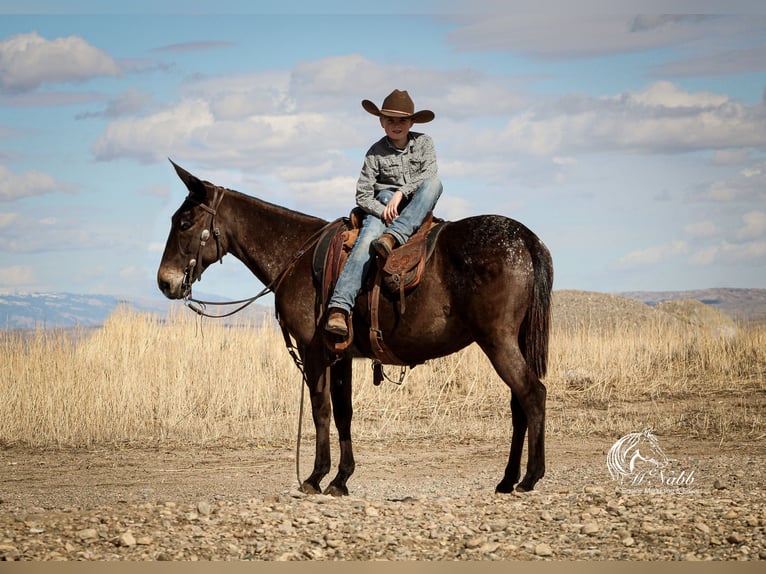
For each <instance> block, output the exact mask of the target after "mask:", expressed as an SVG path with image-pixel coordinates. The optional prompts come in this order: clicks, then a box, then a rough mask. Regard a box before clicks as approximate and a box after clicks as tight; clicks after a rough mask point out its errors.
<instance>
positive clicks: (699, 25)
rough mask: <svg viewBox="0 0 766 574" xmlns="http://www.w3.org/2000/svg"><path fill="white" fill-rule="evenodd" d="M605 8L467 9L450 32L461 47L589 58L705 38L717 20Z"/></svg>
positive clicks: (455, 44)
mask: <svg viewBox="0 0 766 574" xmlns="http://www.w3.org/2000/svg"><path fill="white" fill-rule="evenodd" d="M650 18H651V17H647V16H636V17H631V16H627V15H625V14H620V13H619V11H618V12H616V13H615V12H612V13H607V14H605V15H604V14H597V13H593V14H586V13H579V14H578V13H574V12H573V11H571V10H557V11H556V12H542V11H538V12H533V13H529V12H527V13H512V14H509V13H505V14H491V15H468V16H460V17H456V18H454V20H455V21H456V22H457V23H458V24H459V26H458V27H457V28H455V29H454V30H453V31H452V32H451V33H450V34H449V36H448V38H449V41H450V43H451V44H453V45H454V46H455V47H456V48H457V49H459V50H466V51H510V52H522V53H524V54H528V55H532V56H537V57H542V58H552V57H556V58H566V59H575V58H591V57H598V56H602V55H614V54H616V53H625V52H635V51H640V50H647V49H655V48H659V47H662V46H667V45H669V44H671V43H673V44H678V43H685V42H689V41H692V40H697V39H700V38H704V37H705V35H706V34H710V33H711V30H714V29H715V28H714V26H713V24H714V22H710V21H707V20H706V19H705V18H704V17H702V18H698V17H694V16H691V17H688V16H684V15H676V16H673V15H668V16H667V17H665V18H664V20H662V21H660V20H657V19H655V20H650Z"/></svg>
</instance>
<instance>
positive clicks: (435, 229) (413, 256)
mask: <svg viewBox="0 0 766 574" xmlns="http://www.w3.org/2000/svg"><path fill="white" fill-rule="evenodd" d="M363 220H364V212H363V211H362V210H361V209H359V208H358V207H357V208H354V210H353V211H352V212H351V214H350V215H349V217H348V218H346V219H343V220H340V221H339V223H338V225H337V226H334V227H332V228H330V229H329V230H328V231H327V232H326V234H325V236H324V237H322V238H321V239H320V240H319V242H318V243H317V247H316V250H315V252H314V260H313V266H314V276H315V278H316V279H317V281H318V282H319V284H320V285H322V287H323V289H322V290H323V293H322V300H323V302H326V301H327V299H328V296H329V294H330V293H331V292H332V288H333V287H334V286H335V283H336V282H337V281H338V277H339V276H340V273H341V271H342V270H343V267H344V265H345V264H346V260H347V259H348V254H349V253H350V252H351V248H352V247H353V246H354V243H356V240H357V238H358V237H359V231H360V230H361V227H362V221H363ZM443 223H444V220H443V219H440V218H435V217H434V216H433V213H429V214H428V215H427V216H426V218H425V219H424V220H423V223H422V224H421V226H420V227H419V228H418V230H417V231H416V232H415V233H414V234H413V235H412V237H410V239H409V240H408V241H407V243H405V244H404V245H400V246H398V247H397V248H396V249H394V250H393V251H392V252H391V254H390V255H389V256H388V258H387V259H386V262H385V265H384V266H383V269H382V275H381V286H382V288H383V289H384V290H385V291H386V292H387V293H388V294H390V295H400V300H401V301H403V294H404V293H406V292H409V291H411V290H412V289H414V288H415V287H417V286H418V284H420V281H421V279H422V277H423V270H424V269H425V264H426V262H427V261H428V259H429V257H430V256H431V254H432V253H433V249H434V245H435V244H436V237H437V236H438V233H439V231H440V230H441V226H442V224H443Z"/></svg>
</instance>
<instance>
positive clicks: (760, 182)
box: [696, 162, 766, 202]
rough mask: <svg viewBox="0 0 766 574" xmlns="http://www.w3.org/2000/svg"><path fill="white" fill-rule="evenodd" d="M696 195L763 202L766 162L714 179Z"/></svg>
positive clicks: (724, 200) (709, 198) (719, 199)
mask: <svg viewBox="0 0 766 574" xmlns="http://www.w3.org/2000/svg"><path fill="white" fill-rule="evenodd" d="M696 197H697V199H701V200H704V201H716V202H732V201H758V202H763V201H764V200H766V162H763V163H760V164H756V165H754V166H752V167H748V168H744V169H742V170H740V171H739V173H737V174H735V175H734V176H732V177H730V178H728V179H725V180H720V181H715V182H713V183H711V184H710V185H708V186H707V187H706V188H705V189H703V190H702V191H701V192H700V193H698V194H697V195H696Z"/></svg>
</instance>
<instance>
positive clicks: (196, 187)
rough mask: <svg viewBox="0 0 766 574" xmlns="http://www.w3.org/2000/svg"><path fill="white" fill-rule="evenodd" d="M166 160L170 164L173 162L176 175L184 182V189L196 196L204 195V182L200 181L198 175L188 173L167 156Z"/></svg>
mask: <svg viewBox="0 0 766 574" xmlns="http://www.w3.org/2000/svg"><path fill="white" fill-rule="evenodd" d="M168 161H169V162H170V163H171V164H173V167H174V168H175V170H176V173H177V174H178V177H180V178H181V181H183V182H184V185H185V186H186V189H188V190H189V193H190V194H192V195H193V196H197V197H204V196H205V193H206V191H205V184H204V183H202V181H200V179H199V178H198V177H196V176H194V175H192V174H190V173H189V172H188V171H186V170H185V169H184V168H182V167H181V166H180V165H178V164H177V163H176V162H174V161H173V160H172V159H170V158H168Z"/></svg>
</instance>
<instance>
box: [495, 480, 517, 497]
mask: <svg viewBox="0 0 766 574" xmlns="http://www.w3.org/2000/svg"><path fill="white" fill-rule="evenodd" d="M495 492H496V493H498V494H511V493H512V492H513V483H512V482H506V481H504V480H503V481H501V482H500V484H498V485H497V486H496V487H495Z"/></svg>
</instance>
